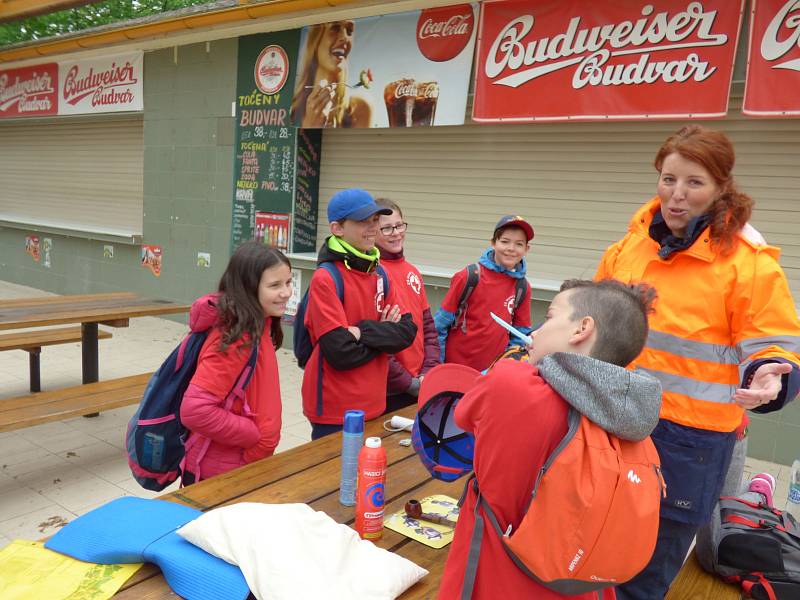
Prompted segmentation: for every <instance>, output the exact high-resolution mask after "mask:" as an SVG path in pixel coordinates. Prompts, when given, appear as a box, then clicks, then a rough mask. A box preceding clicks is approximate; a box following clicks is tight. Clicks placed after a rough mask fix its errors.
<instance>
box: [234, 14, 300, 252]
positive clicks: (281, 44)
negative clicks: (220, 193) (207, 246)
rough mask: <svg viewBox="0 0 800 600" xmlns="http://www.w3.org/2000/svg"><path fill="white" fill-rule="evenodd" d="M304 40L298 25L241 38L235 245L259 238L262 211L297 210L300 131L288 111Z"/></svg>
mask: <svg viewBox="0 0 800 600" xmlns="http://www.w3.org/2000/svg"><path fill="white" fill-rule="evenodd" d="M299 39H300V30H299V29H294V30H291V31H279V32H274V33H264V34H257V35H250V36H245V37H241V38H239V63H238V76H237V82H236V140H235V157H234V198H233V232H232V236H231V244H232V248H235V247H236V246H238V245H239V244H240V243H242V242H243V241H245V240H250V239H253V238H254V237H255V236H256V212H257V211H275V212H282V213H288V212H289V211H291V209H292V201H293V198H294V178H295V169H294V166H295V145H296V136H297V131H296V129H295V128H294V127H293V126H292V124H291V122H290V120H289V110H290V108H291V105H292V91H291V89H292V84H291V82H292V81H294V61H295V58H296V57H297V48H298V42H299ZM287 243H288V241H287Z"/></svg>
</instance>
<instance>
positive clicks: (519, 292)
mask: <svg viewBox="0 0 800 600" xmlns="http://www.w3.org/2000/svg"><path fill="white" fill-rule="evenodd" d="M529 287H530V284H529V283H528V280H527V279H525V278H524V277H520V278H519V279H517V285H516V287H515V288H514V309H513V310H512V311H511V322H512V323H513V322H514V317H515V316H516V314H517V308H518V307H519V305H520V304H522V299H523V298H524V297H525V294H526V293H527V291H528V288H529Z"/></svg>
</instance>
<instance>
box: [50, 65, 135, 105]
mask: <svg viewBox="0 0 800 600" xmlns="http://www.w3.org/2000/svg"><path fill="white" fill-rule="evenodd" d="M142 64H143V60H142V53H141V52H134V53H132V54H121V55H118V56H106V57H102V58H93V59H88V60H78V61H69V62H61V63H59V65H58V80H59V91H58V114H60V115H77V114H85V113H104V112H120V111H131V110H142V108H143V102H142Z"/></svg>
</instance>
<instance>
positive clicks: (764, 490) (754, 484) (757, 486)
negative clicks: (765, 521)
mask: <svg viewBox="0 0 800 600" xmlns="http://www.w3.org/2000/svg"><path fill="white" fill-rule="evenodd" d="M747 491H748V492H756V493H758V494H761V495H762V496H764V503H765V504H766V505H767V506H773V504H772V494H773V493H774V492H775V478H774V477H773V476H772V475H770V474H769V473H759V474H758V475H756V476H755V477H753V478H752V479H751V480H750V485H749V487H748V488H747Z"/></svg>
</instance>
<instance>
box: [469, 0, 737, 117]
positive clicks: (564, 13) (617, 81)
mask: <svg viewBox="0 0 800 600" xmlns="http://www.w3.org/2000/svg"><path fill="white" fill-rule="evenodd" d="M743 5H744V0H738V1H732V0H702V1H696V2H688V3H687V2H686V0H655V1H654V0H648V1H646V0H640V1H631V0H627V1H625V2H586V1H585V0H541V1H539V2H535V3H534V2H529V1H526V0H513V1H505V2H487V3H484V4H482V5H481V6H482V8H481V18H480V23H479V42H478V49H477V53H476V54H477V58H476V65H475V99H474V106H473V119H474V120H475V121H478V122H486V123H493V122H501V121H503V122H505V121H509V122H514V121H536V120H551V121H558V120H571V119H580V120H606V119H653V118H662V119H677V118H711V117H723V116H725V114H726V113H727V110H728V96H729V90H730V84H731V78H732V75H733V62H734V57H735V55H736V43H737V40H738V33H739V28H740V25H741V18H742V10H743Z"/></svg>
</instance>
